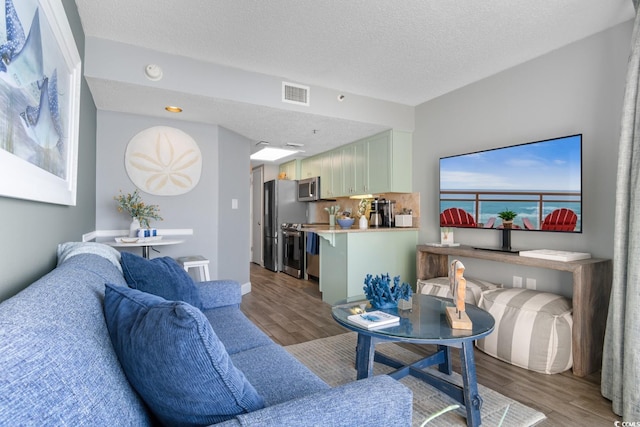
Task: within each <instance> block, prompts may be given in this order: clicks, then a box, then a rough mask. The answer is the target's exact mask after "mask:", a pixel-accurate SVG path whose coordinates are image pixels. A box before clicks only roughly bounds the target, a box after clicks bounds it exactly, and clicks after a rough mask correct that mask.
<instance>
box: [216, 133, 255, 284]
mask: <svg viewBox="0 0 640 427" xmlns="http://www.w3.org/2000/svg"><path fill="white" fill-rule="evenodd" d="M218 138H219V140H220V157H219V159H220V161H219V165H218V166H219V168H218V174H219V176H220V179H219V181H218V192H219V198H218V205H219V207H218V213H219V218H220V221H219V224H220V227H218V229H219V231H218V250H217V252H216V254H217V258H218V277H219V278H221V279H235V280H237V281H238V282H240V283H249V262H250V256H251V243H250V239H251V231H250V228H251V187H250V185H251V180H250V179H251V174H250V172H251V167H250V162H249V155H250V154H251V153H250V148H251V141H250V140H248V139H247V138H245V137H243V136H241V135H238V134H237V133H234V132H232V131H230V130H228V129H225V128H223V127H220V128H219V133H218ZM234 199H235V200H237V209H233V208H232V201H233V200H234Z"/></svg>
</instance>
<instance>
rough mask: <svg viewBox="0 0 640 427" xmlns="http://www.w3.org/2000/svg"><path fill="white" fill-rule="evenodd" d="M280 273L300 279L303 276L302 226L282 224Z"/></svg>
mask: <svg viewBox="0 0 640 427" xmlns="http://www.w3.org/2000/svg"><path fill="white" fill-rule="evenodd" d="M281 228H282V241H283V248H282V271H283V272H285V273H287V274H288V275H290V276H293V277H296V278H298V279H302V278H303V276H304V233H303V232H302V224H293V223H284V224H282V227H281Z"/></svg>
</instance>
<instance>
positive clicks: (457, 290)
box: [447, 259, 473, 330]
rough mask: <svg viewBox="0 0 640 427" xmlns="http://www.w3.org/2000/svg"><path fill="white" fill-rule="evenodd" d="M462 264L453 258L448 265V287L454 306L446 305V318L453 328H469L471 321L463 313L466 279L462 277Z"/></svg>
mask: <svg viewBox="0 0 640 427" xmlns="http://www.w3.org/2000/svg"><path fill="white" fill-rule="evenodd" d="M463 274H464V265H463V264H462V263H461V262H460V261H458V260H457V259H456V260H454V261H453V262H452V263H451V265H450V266H449V287H450V289H451V294H452V295H453V302H454V303H455V307H447V320H448V321H449V324H450V325H451V327H452V328H453V329H467V330H471V328H472V326H473V325H472V323H471V319H469V316H468V315H467V313H465V307H464V299H465V295H466V292H467V281H466V280H465V278H464V277H463Z"/></svg>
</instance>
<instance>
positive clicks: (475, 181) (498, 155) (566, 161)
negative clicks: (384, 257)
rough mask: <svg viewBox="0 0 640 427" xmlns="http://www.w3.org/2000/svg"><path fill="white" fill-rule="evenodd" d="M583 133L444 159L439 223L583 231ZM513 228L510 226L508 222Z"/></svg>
mask: <svg viewBox="0 0 640 427" xmlns="http://www.w3.org/2000/svg"><path fill="white" fill-rule="evenodd" d="M581 142H582V137H581V135H572V136H567V137H562V138H556V139H551V140H545V141H538V142H532V143H527V144H521V145H514V146H510V147H504V148H497V149H492V150H487V151H481V152H476V153H469V154H463V155H458V156H452V157H445V158H441V159H440V214H441V215H440V225H441V226H442V227H447V226H452V227H477V228H503V224H502V219H500V217H499V214H500V213H501V212H504V211H512V212H515V213H516V214H517V216H516V217H515V218H514V220H513V225H512V226H511V227H512V228H513V229H522V230H543V231H569V232H581V231H582V221H581V219H582V171H581V164H582V161H581V145H582V144H581ZM507 226H509V225H507Z"/></svg>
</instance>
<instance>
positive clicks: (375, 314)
mask: <svg viewBox="0 0 640 427" xmlns="http://www.w3.org/2000/svg"><path fill="white" fill-rule="evenodd" d="M347 319H349V321H350V322H353V323H355V324H357V325H359V326H364V327H365V328H367V329H374V328H382V327H386V326H393V325H396V324H398V323H400V318H399V317H398V316H394V315H393V314H389V313H385V312H384V311H380V310H376V311H369V312H365V313H361V314H352V315H351V316H348V317H347Z"/></svg>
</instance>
